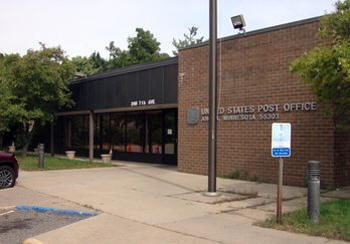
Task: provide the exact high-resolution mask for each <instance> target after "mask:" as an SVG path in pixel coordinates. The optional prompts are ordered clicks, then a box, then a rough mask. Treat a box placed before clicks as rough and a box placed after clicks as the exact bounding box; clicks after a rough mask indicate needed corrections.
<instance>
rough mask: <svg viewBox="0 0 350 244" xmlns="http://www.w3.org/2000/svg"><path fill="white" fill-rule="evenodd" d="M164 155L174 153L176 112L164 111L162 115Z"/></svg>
mask: <svg viewBox="0 0 350 244" xmlns="http://www.w3.org/2000/svg"><path fill="white" fill-rule="evenodd" d="M164 126H165V136H164V153H165V154H175V153H176V140H177V130H176V129H177V121H176V111H166V112H165V113H164Z"/></svg>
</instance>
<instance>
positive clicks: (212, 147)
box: [208, 0, 217, 195]
mask: <svg viewBox="0 0 350 244" xmlns="http://www.w3.org/2000/svg"><path fill="white" fill-rule="evenodd" d="M209 11H210V24H209V25H210V40H209V135H208V139H209V142H208V195H217V194H216V135H217V134H216V129H217V124H216V117H217V84H216V80H217V53H216V40H217V0H210V6H209Z"/></svg>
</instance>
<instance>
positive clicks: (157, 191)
mask: <svg viewBox="0 0 350 244" xmlns="http://www.w3.org/2000/svg"><path fill="white" fill-rule="evenodd" d="M19 184H20V185H23V186H25V187H27V188H29V189H32V190H35V191H37V192H41V193H45V194H50V195H53V196H56V197H59V198H63V199H66V200H69V201H73V202H75V203H78V204H80V205H82V206H89V207H91V208H94V209H97V210H99V211H101V212H103V214H101V215H99V216H96V217H93V218H90V219H87V220H83V221H81V222H78V223H75V224H72V225H70V226H66V227H64V228H61V229H58V230H54V231H51V232H48V233H45V234H42V235H39V236H37V237H34V238H35V239H38V240H40V241H42V242H44V243H47V244H67V243H70V244H95V243H105V244H109V243H113V244H115V243H133V244H137V243H140V244H141V243H142V244H148V243H149V244H151V243H152V244H154V243H185V244H186V243H204V244H206V243H227V244H229V243H276V244H277V243H287V244H288V243H297V242H298V243H300V244H302V243H326V242H327V243H342V242H338V241H329V240H327V239H324V238H316V237H309V236H306V235H297V234H292V233H286V232H282V231H276V230H269V229H263V228H259V227H255V226H253V225H252V224H253V223H254V222H256V221H258V220H263V219H265V218H267V217H270V216H272V215H273V214H274V206H275V198H276V186H275V185H272V184H259V183H253V182H244V181H238V180H228V179H218V189H219V191H221V192H223V194H222V195H221V196H220V197H218V198H208V197H204V196H203V194H202V192H204V191H205V190H206V186H207V177H205V176H199V175H192V174H184V173H179V172H177V171H176V170H174V169H173V168H167V167H163V166H157V165H145V164H127V165H125V166H123V167H117V168H100V169H87V170H65V171H47V172H22V173H21V176H20V179H19ZM283 191H284V200H285V203H284V207H285V209H284V211H290V210H294V209H296V208H300V207H303V206H305V205H306V198H305V194H306V189H304V188H298V187H284V189H283Z"/></svg>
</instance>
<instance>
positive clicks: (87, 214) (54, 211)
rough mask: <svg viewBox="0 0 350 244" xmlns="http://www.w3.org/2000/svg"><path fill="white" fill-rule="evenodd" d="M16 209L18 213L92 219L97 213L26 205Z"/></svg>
mask: <svg viewBox="0 0 350 244" xmlns="http://www.w3.org/2000/svg"><path fill="white" fill-rule="evenodd" d="M16 209H17V210H20V211H35V212H39V213H52V214H59V215H69V216H81V217H93V216H96V215H97V213H95V212H84V211H76V210H68V209H59V208H47V207H40V206H27V205H21V206H17V207H16Z"/></svg>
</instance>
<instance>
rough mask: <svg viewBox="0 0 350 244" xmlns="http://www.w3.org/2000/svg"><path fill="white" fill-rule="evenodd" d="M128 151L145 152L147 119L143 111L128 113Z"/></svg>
mask: <svg viewBox="0 0 350 244" xmlns="http://www.w3.org/2000/svg"><path fill="white" fill-rule="evenodd" d="M126 137H127V152H133V153H143V152H144V144H145V119H144V115H143V113H135V114H134V113H133V114H129V115H127V132H126Z"/></svg>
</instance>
